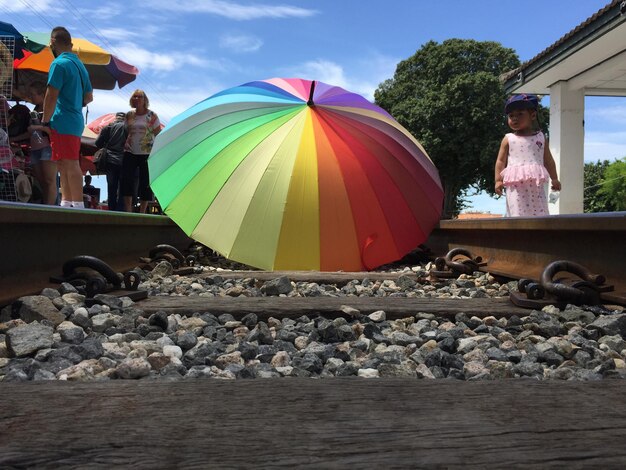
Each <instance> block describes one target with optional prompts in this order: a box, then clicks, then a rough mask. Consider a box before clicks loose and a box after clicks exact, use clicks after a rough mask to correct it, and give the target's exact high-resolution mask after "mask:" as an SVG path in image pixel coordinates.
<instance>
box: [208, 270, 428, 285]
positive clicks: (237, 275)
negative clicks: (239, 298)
mask: <svg viewBox="0 0 626 470" xmlns="http://www.w3.org/2000/svg"><path fill="white" fill-rule="evenodd" d="M214 276H221V277H223V278H224V279H247V278H253V279H258V280H259V281H269V280H271V279H276V278H278V277H282V276H287V277H288V278H289V280H290V281H293V282H316V283H318V284H335V285H338V286H340V287H341V286H344V285H346V284H347V283H348V282H350V281H352V280H354V279H356V280H359V281H362V280H364V279H369V280H371V281H385V280H387V279H390V280H393V281H396V280H398V278H399V277H400V276H406V277H409V278H410V279H413V280H414V281H418V280H419V279H420V278H419V277H418V275H417V274H416V273H414V272H376V271H369V272H341V271H229V270H223V271H214V272H211V273H206V274H201V275H199V276H197V277H198V278H200V279H203V278H204V279H206V278H211V277H214Z"/></svg>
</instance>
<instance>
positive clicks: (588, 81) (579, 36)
mask: <svg viewBox="0 0 626 470" xmlns="http://www.w3.org/2000/svg"><path fill="white" fill-rule="evenodd" d="M624 64H626V1H622V0H613V1H611V2H610V3H609V4H608V5H606V6H605V7H604V8H602V9H600V10H599V11H597V12H596V13H595V14H593V15H592V16H591V17H589V18H588V19H587V20H585V21H584V22H583V23H581V24H580V25H578V26H576V27H575V28H574V29H573V30H571V31H570V32H569V33H567V34H566V35H565V36H563V37H562V38H560V39H559V40H558V41H556V42H555V43H554V44H552V45H551V46H549V47H547V48H546V49H545V50H543V51H542V52H540V53H539V54H537V55H536V56H535V57H533V58H532V59H530V60H528V61H527V62H525V63H523V64H522V65H521V67H518V68H517V69H515V70H511V71H510V72H507V73H505V74H504V75H503V76H502V79H503V81H504V87H505V90H506V91H507V92H508V93H513V92H517V93H537V94H549V93H550V90H549V87H550V86H551V85H553V84H554V83H557V82H559V81H563V80H566V81H572V80H573V83H570V88H572V89H581V88H584V89H585V93H586V94H588V95H608V96H626V66H625V65H624Z"/></svg>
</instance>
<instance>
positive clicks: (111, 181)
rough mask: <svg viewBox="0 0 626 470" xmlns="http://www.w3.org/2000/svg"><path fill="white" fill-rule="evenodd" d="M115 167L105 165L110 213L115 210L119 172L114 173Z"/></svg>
mask: <svg viewBox="0 0 626 470" xmlns="http://www.w3.org/2000/svg"><path fill="white" fill-rule="evenodd" d="M116 168H117V167H116V166H115V165H107V167H106V174H107V194H108V196H107V199H108V205H109V210H110V211H116V210H117V186H118V184H119V172H117V173H116V171H115V169H116Z"/></svg>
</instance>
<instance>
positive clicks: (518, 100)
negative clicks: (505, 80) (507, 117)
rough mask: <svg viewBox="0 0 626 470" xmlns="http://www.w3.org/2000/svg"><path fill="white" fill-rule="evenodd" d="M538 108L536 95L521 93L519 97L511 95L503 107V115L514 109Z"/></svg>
mask: <svg viewBox="0 0 626 470" xmlns="http://www.w3.org/2000/svg"><path fill="white" fill-rule="evenodd" d="M537 107H539V98H537V95H527V94H525V93H522V94H521V95H513V96H511V97H510V98H509V99H508V100H506V104H505V105H504V114H509V113H510V112H511V111H513V110H515V109H537Z"/></svg>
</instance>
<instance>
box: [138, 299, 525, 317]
mask: <svg viewBox="0 0 626 470" xmlns="http://www.w3.org/2000/svg"><path fill="white" fill-rule="evenodd" d="M137 305H138V307H139V308H140V309H142V310H144V311H145V312H147V313H154V312H156V311H159V310H162V311H165V312H167V313H168V314H173V313H178V314H180V315H191V314H193V313H195V312H210V313H213V314H215V315H221V314H222V313H230V314H231V315H233V316H235V318H241V317H243V316H244V315H246V314H248V313H255V314H257V315H258V316H259V319H267V318H269V317H270V316H271V317H275V318H284V317H290V318H297V317H299V316H301V315H317V314H322V315H329V316H333V315H334V316H336V315H342V311H341V307H342V306H343V305H348V306H350V307H353V308H356V309H358V310H360V311H361V313H363V314H370V313H372V312H375V311H377V310H384V311H385V313H386V314H387V318H389V319H391V318H403V317H406V316H409V315H415V314H416V313H418V312H426V313H433V314H436V315H440V316H443V317H446V318H454V316H455V315H456V314H457V313H459V312H465V313H467V314H468V315H476V316H478V317H480V318H484V317H486V316H490V315H494V316H498V317H507V318H508V317H510V316H512V315H517V316H519V317H523V316H526V315H528V314H529V313H530V310H526V309H523V308H520V307H517V306H515V305H513V304H512V303H511V302H510V301H509V299H508V298H507V299H488V298H487V299H437V298H431V299H425V298H406V297H165V296H163V297H149V298H148V299H146V300H142V301H141V302H139V303H138V304H137Z"/></svg>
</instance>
